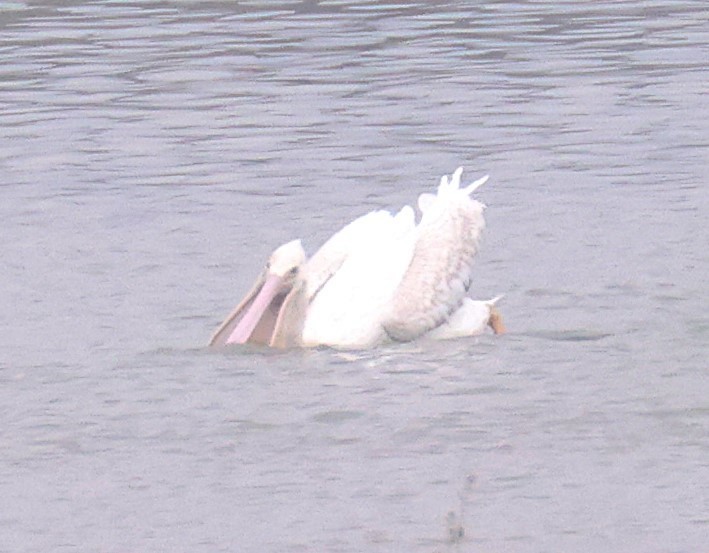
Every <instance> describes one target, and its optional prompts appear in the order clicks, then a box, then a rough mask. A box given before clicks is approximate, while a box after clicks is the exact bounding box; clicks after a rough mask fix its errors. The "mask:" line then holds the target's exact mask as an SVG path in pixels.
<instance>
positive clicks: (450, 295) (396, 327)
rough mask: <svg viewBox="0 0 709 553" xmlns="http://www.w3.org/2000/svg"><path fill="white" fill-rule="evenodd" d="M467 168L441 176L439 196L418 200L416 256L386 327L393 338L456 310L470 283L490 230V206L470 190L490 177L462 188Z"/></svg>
mask: <svg viewBox="0 0 709 553" xmlns="http://www.w3.org/2000/svg"><path fill="white" fill-rule="evenodd" d="M461 173H462V169H458V170H457V171H456V172H455V173H454V174H453V177H452V179H451V181H448V178H447V177H443V178H442V179H441V184H440V186H439V188H438V192H437V194H436V196H435V197H430V196H424V197H423V198H420V199H419V207H420V208H421V209H422V211H423V215H422V218H421V222H420V223H419V225H418V226H417V227H416V239H415V245H414V251H413V256H412V260H411V263H410V265H409V266H408V269H407V270H406V273H405V274H404V275H403V278H402V279H401V282H400V283H399V285H398V287H397V289H396V291H395V293H394V296H393V298H392V301H391V303H390V305H389V309H388V313H387V316H386V317H385V319H384V320H383V323H382V324H383V327H384V329H385V330H386V333H387V334H388V335H389V337H391V338H393V339H395V340H399V341H408V340H413V339H415V338H417V337H419V336H421V335H422V334H424V333H426V332H428V331H430V330H432V329H434V328H436V327H437V326H439V325H441V324H442V323H444V322H445V321H446V320H448V318H449V317H450V316H451V315H452V314H453V313H454V312H455V311H457V310H458V309H459V308H460V307H461V305H462V303H463V300H464V299H465V296H466V293H467V291H468V288H469V286H470V280H471V271H472V263H473V258H474V257H475V254H476V253H477V251H478V245H479V242H480V236H481V233H482V231H483V229H484V228H485V219H484V217H483V210H484V208H485V206H484V205H483V204H482V203H480V202H478V201H476V200H474V199H472V198H471V197H470V194H471V193H472V192H473V191H474V190H475V189H476V188H477V187H478V186H480V185H481V184H482V183H484V182H485V180H487V178H486V177H483V179H480V180H478V181H476V182H475V183H473V184H471V185H470V186H468V187H467V188H463V189H461V188H460V176H461Z"/></svg>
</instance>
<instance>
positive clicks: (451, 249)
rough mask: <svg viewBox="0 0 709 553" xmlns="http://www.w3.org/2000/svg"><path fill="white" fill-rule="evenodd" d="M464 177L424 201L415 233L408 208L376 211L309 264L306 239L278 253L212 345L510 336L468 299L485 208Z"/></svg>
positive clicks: (493, 313)
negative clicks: (489, 331)
mask: <svg viewBox="0 0 709 553" xmlns="http://www.w3.org/2000/svg"><path fill="white" fill-rule="evenodd" d="M462 172H463V170H462V168H459V169H458V170H457V171H456V172H455V173H453V175H452V177H451V178H450V180H449V179H448V177H447V176H443V177H442V178H441V183H440V185H439V186H438V190H437V193H436V194H422V195H421V196H419V199H418V207H419V209H420V211H421V213H422V216H421V220H420V221H419V223H418V224H416V222H415V216H414V211H413V209H412V208H411V207H409V206H405V207H404V208H403V209H401V210H400V211H399V212H398V213H397V214H396V215H392V214H391V213H389V212H388V211H384V210H380V211H372V212H370V213H367V214H366V215H363V216H362V217H359V218H358V219H355V220H354V221H353V222H351V223H350V224H348V225H346V226H345V227H344V228H343V229H342V230H340V231H339V232H338V233H336V234H335V235H333V236H332V237H331V238H330V239H329V240H328V241H327V242H325V244H324V245H323V246H322V247H321V248H320V249H319V250H318V251H317V252H316V253H315V255H313V256H312V257H311V258H310V259H307V258H306V255H305V252H304V250H303V247H302V245H301V243H300V240H293V241H291V242H288V243H286V244H283V245H282V246H280V247H279V248H277V249H276V250H275V251H274V252H273V253H272V254H271V257H270V258H269V260H268V263H266V267H265V268H264V270H263V272H262V273H261V275H260V276H259V278H258V279H257V281H256V283H255V284H254V285H253V287H252V288H251V290H250V291H249V292H248V293H247V294H246V296H245V297H244V298H243V299H242V300H241V302H239V304H238V305H237V306H236V308H235V309H234V310H233V311H232V312H231V313H230V314H229V316H228V317H227V318H226V320H225V321H224V322H223V323H222V324H221V326H220V327H219V328H218V329H217V331H216V332H215V333H214V335H213V336H212V339H211V340H210V342H209V344H210V346H226V345H229V344H246V343H253V344H261V345H268V346H272V347H278V348H287V347H310V346H318V345H327V346H332V347H338V348H367V347H372V346H375V345H377V344H380V343H383V342H386V341H391V340H394V341H400V342H406V341H410V340H414V339H416V338H419V337H422V336H429V337H431V338H435V339H445V338H455V337H462V336H472V335H475V334H479V333H481V332H483V331H484V330H485V328H486V327H487V326H490V327H491V328H492V329H493V331H494V332H495V333H498V334H499V333H502V332H504V330H505V329H504V325H503V323H502V318H501V317H500V314H499V313H498V311H497V310H496V308H495V304H496V302H497V301H498V300H499V298H500V296H498V297H496V298H493V299H491V300H488V301H474V300H472V299H470V298H468V297H466V295H467V291H468V288H469V286H470V281H471V272H472V262H473V258H474V257H475V254H476V253H477V250H478V245H479V242H480V236H481V233H482V230H483V228H484V227H485V219H484V218H483V210H484V208H485V206H484V205H483V204H482V203H480V202H478V201H477V200H474V199H472V198H471V194H472V193H473V191H475V190H476V189H477V188H478V187H479V186H481V185H482V184H484V183H485V182H486V181H487V178H488V177H487V176H485V177H483V178H481V179H479V180H477V181H475V182H474V183H472V184H470V185H469V186H467V187H464V188H461V186H460V177H461V174H462Z"/></svg>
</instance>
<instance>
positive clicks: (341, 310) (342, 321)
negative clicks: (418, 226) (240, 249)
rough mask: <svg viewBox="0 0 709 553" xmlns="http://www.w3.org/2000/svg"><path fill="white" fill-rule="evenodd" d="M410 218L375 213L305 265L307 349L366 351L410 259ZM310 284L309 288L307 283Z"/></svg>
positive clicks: (380, 333)
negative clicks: (325, 347)
mask: <svg viewBox="0 0 709 553" xmlns="http://www.w3.org/2000/svg"><path fill="white" fill-rule="evenodd" d="M414 230H415V224H414V213H413V210H412V209H411V208H410V207H408V206H407V207H404V208H403V209H402V210H401V211H399V213H397V215H396V216H393V215H391V213H389V212H388V211H374V212H371V213H368V214H367V215H364V216H362V217H360V218H359V219H356V220H355V221H353V222H352V223H350V224H349V225H347V226H346V227H345V228H344V229H342V230H341V231H340V232H339V233H338V234H336V235H335V236H333V237H332V238H331V239H330V240H329V241H328V242H327V243H326V244H325V245H324V246H323V247H322V248H321V250H319V251H318V252H317V253H316V254H315V255H314V256H313V258H312V260H311V261H310V262H309V263H308V269H307V274H308V290H309V294H311V298H312V299H311V303H310V306H309V309H308V316H307V318H306V321H305V327H304V330H303V342H304V344H306V345H317V344H327V345H331V346H339V347H368V346H372V345H374V344H376V343H377V342H379V341H381V340H382V339H384V338H385V334H384V330H383V328H382V326H381V321H382V318H383V316H384V314H385V313H386V311H387V306H388V304H389V302H390V301H391V297H392V295H393V293H394V290H396V287H397V285H398V284H399V282H400V280H401V277H402V276H403V274H404V272H405V271H406V268H407V267H408V265H409V263H410V262H411V255H412V254H413V237H414ZM311 280H312V282H311Z"/></svg>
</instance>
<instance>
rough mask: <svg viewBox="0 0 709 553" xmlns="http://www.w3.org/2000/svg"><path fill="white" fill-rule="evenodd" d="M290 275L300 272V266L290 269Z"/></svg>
mask: <svg viewBox="0 0 709 553" xmlns="http://www.w3.org/2000/svg"><path fill="white" fill-rule="evenodd" d="M288 274H289V275H297V274H298V267H293V268H292V269H291V270H290V271H288Z"/></svg>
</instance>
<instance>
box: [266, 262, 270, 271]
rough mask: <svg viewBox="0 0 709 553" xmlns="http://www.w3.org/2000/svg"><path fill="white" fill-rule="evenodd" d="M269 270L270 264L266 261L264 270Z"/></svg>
mask: <svg viewBox="0 0 709 553" xmlns="http://www.w3.org/2000/svg"><path fill="white" fill-rule="evenodd" d="M270 268H271V262H270V261H266V270H267V271H268V270H269V269H270Z"/></svg>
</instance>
